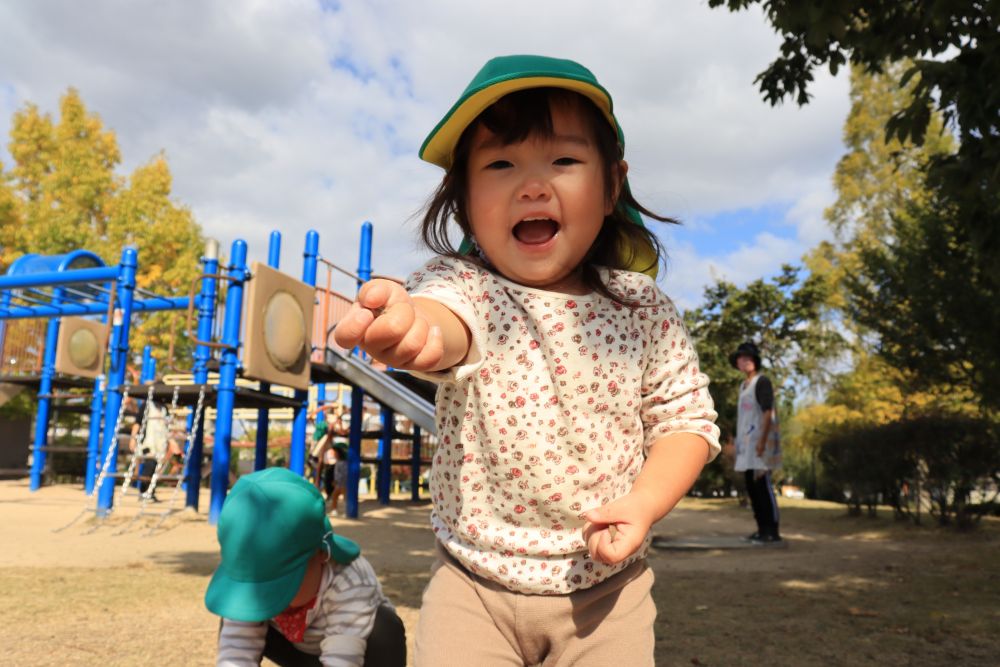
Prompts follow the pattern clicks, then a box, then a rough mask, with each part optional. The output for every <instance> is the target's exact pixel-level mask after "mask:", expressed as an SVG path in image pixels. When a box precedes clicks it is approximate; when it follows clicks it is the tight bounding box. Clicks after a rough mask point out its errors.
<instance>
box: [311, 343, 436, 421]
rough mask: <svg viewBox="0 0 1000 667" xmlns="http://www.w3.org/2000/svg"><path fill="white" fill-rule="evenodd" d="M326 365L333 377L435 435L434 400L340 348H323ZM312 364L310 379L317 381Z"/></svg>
mask: <svg viewBox="0 0 1000 667" xmlns="http://www.w3.org/2000/svg"><path fill="white" fill-rule="evenodd" d="M325 365H326V366H328V367H329V369H330V371H331V372H332V373H333V374H334V375H335V376H337V378H335V379H334V380H330V381H340V382H344V383H346V384H352V385H356V386H358V387H360V388H361V389H363V390H364V392H365V393H366V394H368V395H370V396H371V397H372V398H374V399H375V400H377V401H378V402H380V403H382V404H384V405H386V406H388V407H390V408H392V409H393V410H394V411H396V412H398V413H399V414H401V415H405V416H406V417H408V418H409V419H410V420H411V421H412V422H413V423H414V424H416V425H417V426H419V427H420V428H422V429H423V430H424V431H425V432H426V433H433V434H435V435H436V434H437V423H436V422H435V419H434V403H433V402H431V401H428V400H427V399H426V398H424V397H423V396H421V395H420V394H418V393H417V392H415V391H414V390H413V389H411V388H409V387H407V386H406V385H405V384H403V383H402V382H400V381H399V380H397V379H396V378H394V377H392V376H391V375H389V374H388V373H384V372H382V371H377V370H375V369H374V368H372V367H371V366H369V365H368V364H366V363H364V362H363V361H361V360H360V359H358V358H357V357H353V356H350V355H348V354H345V353H343V352H341V351H340V350H334V349H330V348H327V349H326V364H325ZM316 366H317V364H314V365H313V368H314V375H313V381H314V382H315V381H316V380H317V378H316V375H315V371H316V370H317V369H316Z"/></svg>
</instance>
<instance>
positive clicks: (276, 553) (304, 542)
mask: <svg viewBox="0 0 1000 667" xmlns="http://www.w3.org/2000/svg"><path fill="white" fill-rule="evenodd" d="M218 538H219V546H220V547H221V550H222V562H221V563H220V564H219V567H218V568H217V569H216V570H215V574H213V575H212V580H211V581H210V582H209V584H208V590H206V591H205V606H206V607H208V610H209V611H211V612H212V613H213V614H216V615H218V616H222V617H224V618H229V619H232V620H236V621H245V622H248V623H252V622H259V621H264V620H267V619H269V618H273V617H274V616H276V615H278V614H279V613H281V612H282V611H284V610H285V609H286V608H287V607H288V604H289V603H290V602H291V601H292V599H293V598H294V597H295V594H296V593H297V592H298V590H299V586H301V585H302V578H303V577H304V576H305V573H306V565H307V564H308V562H309V559H310V558H312V556H313V554H315V553H316V551H317V550H319V549H326V550H327V553H329V555H330V558H331V559H332V560H334V561H336V562H338V563H350V562H351V561H352V560H354V559H355V558H357V557H358V555H359V554H360V553H361V550H360V548H359V547H358V545H357V544H355V543H354V542H352V541H351V540H348V539H346V538H343V537H340V536H339V535H334V534H333V528H332V527H331V526H330V519H329V518H327V516H326V508H325V503H324V501H323V496H322V495H320V493H319V491H318V490H317V489H316V487H315V486H313V485H312V484H310V483H309V482H308V481H306V480H305V479H304V478H303V477H302V476H301V475H297V474H295V473H294V472H292V471H291V470H288V469H287V468H268V469H266V470H261V471H259V472H255V473H252V474H250V475H244V476H243V477H241V478H240V479H239V481H238V482H236V484H235V485H234V486H233V490H232V491H231V492H230V494H229V497H228V498H226V501H225V503H224V504H223V506H222V512H221V513H220V514H219V527H218Z"/></svg>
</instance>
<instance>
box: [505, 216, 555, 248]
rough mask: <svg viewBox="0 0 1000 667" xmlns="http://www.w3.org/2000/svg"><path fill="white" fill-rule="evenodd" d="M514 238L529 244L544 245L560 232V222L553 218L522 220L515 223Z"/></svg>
mask: <svg viewBox="0 0 1000 667" xmlns="http://www.w3.org/2000/svg"><path fill="white" fill-rule="evenodd" d="M513 231H514V238H516V239H517V240H518V241H520V242H521V243H525V244H528V245H542V244H543V243H548V242H549V241H551V240H552V239H553V238H554V237H555V235H556V234H557V233H558V232H559V223H558V222H556V221H555V220H552V219H551V218H536V219H531V220H522V221H521V222H519V223H517V224H516V225H514V230H513Z"/></svg>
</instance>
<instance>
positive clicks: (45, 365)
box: [30, 287, 64, 491]
mask: <svg viewBox="0 0 1000 667" xmlns="http://www.w3.org/2000/svg"><path fill="white" fill-rule="evenodd" d="M63 294H64V292H63V290H62V288H61V287H57V288H55V289H54V290H52V304H53V305H56V306H58V305H59V304H61V303H62V297H63ZM59 323H60V319H59V318H58V317H53V318H52V319H50V320H49V325H48V327H47V328H46V329H45V356H44V357H43V359H42V376H41V378H40V380H39V383H38V396H39V399H38V412H37V413H36V414H35V444H34V448H33V450H32V451H33V454H34V455H33V456H32V457H31V486H30V488H31V490H32V491H37V490H38V488H39V487H40V486H41V485H42V474H43V473H44V472H45V448H46V447H47V446H48V444H49V443H48V440H49V414H50V412H51V409H52V399H50V398H49V396H51V395H52V376H53V375H55V373H56V352H57V346H58V344H59Z"/></svg>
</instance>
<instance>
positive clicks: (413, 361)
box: [333, 279, 444, 371]
mask: <svg viewBox="0 0 1000 667" xmlns="http://www.w3.org/2000/svg"><path fill="white" fill-rule="evenodd" d="M333 338H334V340H335V341H337V345H340V346H341V347H343V348H345V349H348V350H350V349H351V348H353V347H355V346H358V347H360V348H361V349H363V350H364V351H365V352H367V353H368V354H370V355H371V356H373V357H375V358H376V359H377V360H379V361H381V362H382V363H384V364H387V365H389V366H393V367H394V368H401V369H405V370H415V371H431V370H436V369H437V367H438V365H439V364H440V363H441V360H442V357H443V356H444V344H443V339H442V336H441V329H440V328H438V327H436V326H432V325H431V323H430V322H429V321H428V320H427V318H426V317H425V316H424V315H423V314H422V313H421V312H420V311H419V309H418V308H416V306H415V305H414V302H413V299H411V298H410V295H409V294H407V292H406V290H405V289H404V288H403V286H402V285H400V284H399V283H396V282H393V281H391V280H382V279H375V280H371V281H369V282H367V283H365V284H364V285H362V287H361V290H360V291H359V292H358V300H357V301H355V302H354V303H353V304H352V305H351V309H350V311H348V313H347V315H345V316H344V318H343V319H342V320H341V321H340V322H339V323H338V324H337V328H336V329H335V330H334V332H333Z"/></svg>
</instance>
